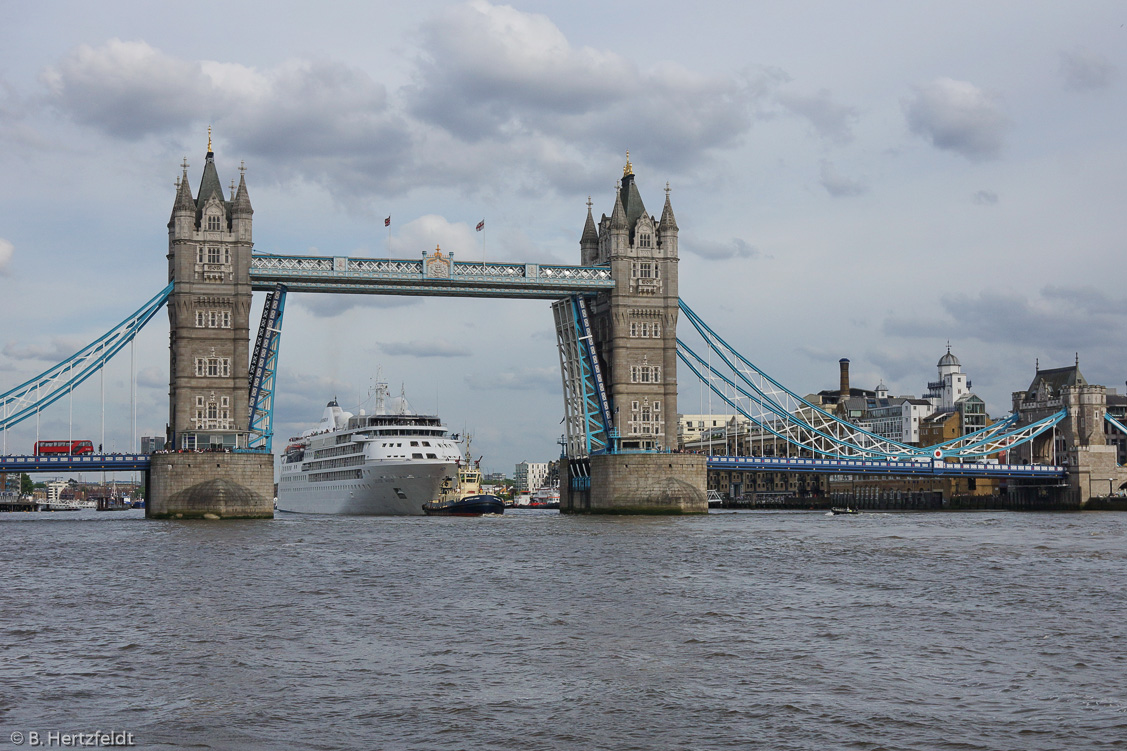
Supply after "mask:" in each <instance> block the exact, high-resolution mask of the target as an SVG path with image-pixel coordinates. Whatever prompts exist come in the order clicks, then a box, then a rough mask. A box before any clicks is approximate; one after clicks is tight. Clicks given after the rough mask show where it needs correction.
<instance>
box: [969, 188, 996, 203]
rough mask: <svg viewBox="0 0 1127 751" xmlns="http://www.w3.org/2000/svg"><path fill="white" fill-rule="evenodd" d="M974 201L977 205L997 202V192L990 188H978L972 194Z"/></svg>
mask: <svg viewBox="0 0 1127 751" xmlns="http://www.w3.org/2000/svg"><path fill="white" fill-rule="evenodd" d="M974 202H975V203H977V204H978V205H979V206H993V205H994V204H996V203H998V194H997V193H995V192H994V191H992V190H980V191H978V192H977V193H975V194H974Z"/></svg>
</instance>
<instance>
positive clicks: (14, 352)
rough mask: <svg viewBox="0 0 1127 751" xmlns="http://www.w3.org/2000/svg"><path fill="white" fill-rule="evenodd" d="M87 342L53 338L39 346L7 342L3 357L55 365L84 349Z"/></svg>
mask: <svg viewBox="0 0 1127 751" xmlns="http://www.w3.org/2000/svg"><path fill="white" fill-rule="evenodd" d="M88 343H89V342H86V341H82V340H80V339H77V338H74V337H54V338H52V339H51V340H50V341H48V342H45V343H42V344H39V343H36V344H18V343H16V342H8V343H7V344H6V345H4V350H3V352H4V355H6V356H7V357H12V358H15V359H17V360H43V361H45V362H50V363H57V362H62V361H63V360H66V359H67V358H68V357H70V356H71V355H73V354H74V353H76V352H78V351H79V350H80V349H82V348H83V347H85V346H86V345H87V344H88Z"/></svg>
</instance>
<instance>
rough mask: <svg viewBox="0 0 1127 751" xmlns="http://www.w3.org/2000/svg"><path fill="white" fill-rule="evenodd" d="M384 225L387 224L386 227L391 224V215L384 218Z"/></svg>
mask: <svg viewBox="0 0 1127 751" xmlns="http://www.w3.org/2000/svg"><path fill="white" fill-rule="evenodd" d="M383 226H385V227H390V226H391V217H390V216H389V217H388V218H387V219H384V220H383Z"/></svg>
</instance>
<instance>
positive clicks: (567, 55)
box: [408, 0, 764, 167]
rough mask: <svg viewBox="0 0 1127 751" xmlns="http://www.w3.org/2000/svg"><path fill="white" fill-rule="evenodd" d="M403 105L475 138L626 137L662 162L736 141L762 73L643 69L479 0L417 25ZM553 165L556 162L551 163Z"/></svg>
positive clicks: (564, 158)
mask: <svg viewBox="0 0 1127 751" xmlns="http://www.w3.org/2000/svg"><path fill="white" fill-rule="evenodd" d="M421 37H422V44H421V48H422V49H423V50H425V52H424V54H423V55H422V56H421V57H420V58H419V60H418V63H417V64H418V76H417V81H416V85H415V86H414V87H413V88H412V89H411V90H410V91H409V92H408V102H409V107H410V111H411V112H412V113H413V114H414V115H415V116H417V117H419V118H420V119H422V120H424V121H426V122H428V123H432V124H435V125H437V126H439V127H441V128H442V129H443V130H445V131H446V132H448V133H450V134H452V135H453V136H455V137H456V138H457V139H460V140H462V141H465V142H467V143H470V144H477V143H480V142H483V141H490V140H496V141H501V142H507V143H515V144H519V145H520V147H521V148H524V149H527V150H528V151H529V152H530V153H534V152H538V151H539V152H554V156H555V158H556V159H557V160H559V162H560V163H561V164H565V163H569V162H572V161H574V155H572V154H569V153H568V146H564V144H568V145H569V146H571V147H574V146H575V145H577V144H578V145H579V146H580V148H581V150H582V151H587V152H590V151H598V152H606V151H607V144H613V146H612V150H613V151H618V149H620V148H626V147H628V148H630V149H631V150H632V151H633V152H634V153H635V154H638V155H645V157H644V158H646V159H648V160H649V161H650V162H651V163H656V164H659V165H661V166H663V167H670V166H688V165H692V164H694V163H695V162H697V161H699V159H700V157H701V155H702V152H703V151H705V150H707V149H709V148H715V147H720V146H726V145H730V144H732V143H734V142H736V141H737V140H738V139H739V138H740V137H741V136H742V135H743V134H744V133H745V132H746V131H747V130H748V128H749V127H750V124H751V110H752V106H753V104H754V102H755V101H756V99H757V98H758V97H759V96H761V95H762V93H763V90H764V87H763V85H762V81H763V79H764V75H763V74H755V73H752V74H744V75H741V76H720V77H715V76H714V77H709V76H702V75H698V74H695V73H693V72H691V71H688V70H686V69H684V68H683V67H681V66H678V65H674V64H669V63H667V64H663V65H660V66H657V67H655V68H653V69H652V70H648V71H642V70H639V69H638V68H637V67H636V66H635V65H634V64H633V63H632V62H630V61H628V60H626V59H624V58H622V57H620V56H619V55H617V54H615V53H614V52H609V51H602V50H596V49H593V48H590V47H582V48H573V47H572V46H571V44H570V43H569V42H568V40H567V38H566V37H565V36H564V34H563V33H562V32H561V31H560V30H559V28H557V27H556V26H555V25H554V24H553V23H552V22H551V20H550V19H548V17H547V16H544V15H540V14H533V13H523V12H521V11H518V10H516V9H514V8H512V7H509V6H502V5H491V4H489V3H487V2H483V1H481V0H478V1H476V2H471V3H469V4H466V5H461V6H456V7H454V8H451V9H448V10H446V11H444V12H443V13H442V14H440V15H438V16H436V17H434V18H432V19H431V20H430V21H429V22H427V23H426V24H425V25H424V26H423V27H422V29H421ZM557 166H558V165H557Z"/></svg>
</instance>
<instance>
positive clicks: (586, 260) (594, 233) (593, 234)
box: [579, 196, 599, 265]
mask: <svg viewBox="0 0 1127 751" xmlns="http://www.w3.org/2000/svg"><path fill="white" fill-rule="evenodd" d="M579 251H580V258H581V259H582V261H581V262H582V263H583V265H588V264H592V263H597V260H596V259H597V257H598V255H599V230H597V229H596V228H595V217H594V216H592V215H591V196H587V223H586V224H584V225H583V237H581V238H580V239H579Z"/></svg>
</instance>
